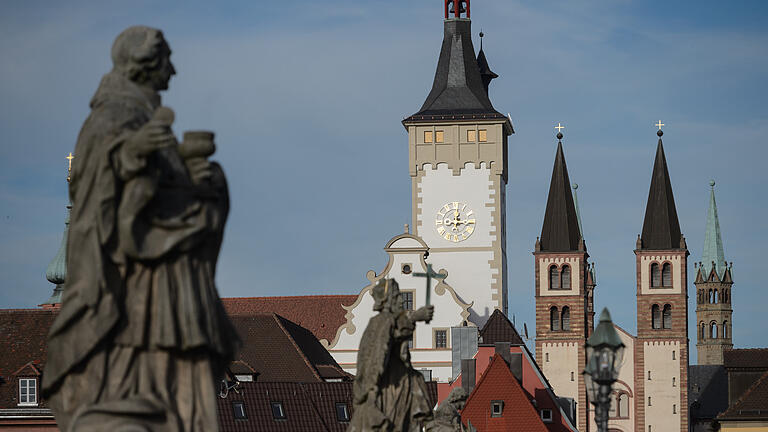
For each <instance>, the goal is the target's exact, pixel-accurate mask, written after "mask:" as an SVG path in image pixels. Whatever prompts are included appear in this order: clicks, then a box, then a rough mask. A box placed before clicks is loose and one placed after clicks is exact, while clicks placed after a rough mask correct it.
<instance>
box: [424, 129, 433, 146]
mask: <svg viewBox="0 0 768 432" xmlns="http://www.w3.org/2000/svg"><path fill="white" fill-rule="evenodd" d="M424 142H425V143H431V142H432V131H424Z"/></svg>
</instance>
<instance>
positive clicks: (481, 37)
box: [480, 29, 485, 51]
mask: <svg viewBox="0 0 768 432" xmlns="http://www.w3.org/2000/svg"><path fill="white" fill-rule="evenodd" d="M483 36H485V33H483V29H480V51H482V50H483Z"/></svg>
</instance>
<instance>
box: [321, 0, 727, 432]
mask: <svg viewBox="0 0 768 432" xmlns="http://www.w3.org/2000/svg"><path fill="white" fill-rule="evenodd" d="M444 14H445V21H444V38H443V43H442V47H441V51H440V56H439V59H438V64H437V70H436V73H435V77H434V82H433V86H432V90H431V91H430V93H429V95H428V96H427V98H426V101H425V102H424V104H423V105H422V107H421V109H420V110H419V111H418V112H417V113H415V114H413V115H411V116H409V117H407V118H405V119H404V120H403V125H404V127H405V128H406V130H407V131H408V167H409V174H410V177H411V187H412V214H411V224H410V227H412V232H411V230H410V229H409V228H406V231H405V233H403V234H400V235H398V236H395V237H394V238H393V239H391V240H390V241H389V242H388V243H387V245H386V247H385V251H386V252H387V254H388V255H389V261H388V263H387V265H386V266H385V267H384V269H383V270H382V271H380V272H375V271H373V270H371V271H369V272H368V274H367V275H366V277H367V278H368V280H369V284H368V285H367V286H366V287H364V288H363V289H362V290H361V291H360V294H359V295H358V297H357V300H356V301H355V303H354V304H352V305H349V306H344V308H345V309H346V310H347V311H348V313H347V315H346V319H347V321H346V323H344V324H343V325H342V326H341V327H340V328H339V329H338V331H337V333H336V337H335V338H334V339H333V340H332V341H325V340H324V341H323V343H324V344H325V345H326V346H327V347H328V349H329V351H330V352H331V353H332V354H333V356H334V358H336V360H337V361H338V362H339V364H341V365H342V366H343V367H344V368H345V369H347V370H349V371H350V372H353V373H354V368H355V363H354V361H355V355H356V350H357V346H358V344H359V337H360V334H361V333H362V329H363V328H364V327H365V324H366V323H367V320H368V319H369V317H370V316H371V315H372V313H373V312H372V310H371V308H372V300H371V298H370V297H371V296H370V295H367V294H368V291H370V290H371V289H372V287H373V286H374V285H375V284H376V282H377V281H378V280H380V279H382V278H385V277H395V278H396V279H397V281H398V283H399V285H400V291H401V292H402V293H403V294H402V296H403V299H404V304H405V305H406V308H412V309H416V308H418V307H420V306H423V305H424V304H426V301H428V300H427V299H428V298H429V297H427V296H426V295H425V294H426V292H427V291H426V290H425V288H424V279H423V278H417V277H414V276H415V275H416V274H417V273H418V272H422V273H423V272H425V271H426V270H427V256H428V263H429V264H430V265H431V266H432V268H434V269H435V270H436V271H438V272H439V273H441V274H442V276H443V277H442V278H441V279H432V282H431V283H432V285H430V286H429V287H428V288H427V290H428V292H430V293H431V295H432V300H431V302H432V304H434V305H435V311H436V313H435V318H434V319H433V321H432V322H431V323H429V324H427V325H424V326H419V327H417V329H416V333H415V334H414V338H413V341H412V342H411V346H412V349H411V356H412V359H411V361H412V363H413V364H414V366H415V367H416V368H418V369H422V370H424V371H426V372H428V374H429V375H428V376H430V377H431V378H433V379H436V380H438V381H451V380H453V379H455V378H456V373H457V370H456V368H455V365H453V366H454V367H452V361H451V358H452V357H451V356H452V353H451V351H452V348H456V347H452V345H453V344H457V343H459V342H461V343H462V344H464V342H465V341H464V340H463V339H461V337H459V336H457V335H458V334H465V332H464V330H461V329H462V328H464V329H466V328H472V327H475V328H477V327H482V326H483V325H484V324H485V322H486V321H487V320H488V319H489V317H490V315H491V314H492V313H493V312H494V310H496V309H499V310H501V311H502V312H503V313H504V314H505V315H506V314H507V312H508V310H507V307H508V306H507V305H508V280H507V271H506V268H507V256H506V202H505V196H506V184H507V173H508V164H507V160H508V155H507V151H508V147H507V141H508V138H509V137H510V136H511V135H512V134H513V133H514V129H513V126H512V122H511V120H510V118H509V116H508V115H503V114H501V113H499V112H498V111H496V109H495V108H494V107H493V105H492V104H491V101H490V98H489V94H488V88H489V84H490V82H491V80H493V79H494V78H496V77H497V75H496V74H495V73H494V72H493V71H491V69H490V67H489V65H488V62H487V59H486V56H485V53H484V52H483V49H482V45H481V48H480V51H479V52H478V53H477V56H475V51H474V47H473V45H472V33H471V29H470V24H471V23H470V19H469V15H470V5H469V1H468V0H444ZM480 36H481V37H482V33H481V34H480ZM661 126H663V125H661V123H659V132H658V136H659V140H658V146H657V149H656V158H655V162H654V165H653V174H652V176H651V185H650V191H649V194H648V201H647V203H646V207H645V218H644V222H643V226H642V231H641V234H640V235H639V236H638V237H637V240H636V245H635V250H634V253H635V263H636V304H637V333H638V334H637V336H633V335H630V334H629V333H627V332H626V331H624V330H622V329H620V328H618V327H617V329H618V330H619V334H620V337H621V338H622V341H623V342H624V344H625V345H626V346H627V350H626V354H625V359H624V364H623V366H622V371H621V374H620V377H619V381H618V382H617V384H616V386H615V388H614V394H613V395H612V397H613V401H614V405H613V406H614V408H613V409H612V411H611V419H610V420H609V426H610V427H612V428H613V429H616V430H624V431H629V430H636V431H647V432H654V431H668V430H687V429H688V427H687V423H688V412H687V410H688V405H689V404H688V401H687V384H688V383H687V376H688V363H689V356H688V349H689V348H688V345H689V344H688V308H687V301H688V291H687V286H688V271H687V269H688V256H689V252H688V248H687V245H686V241H685V238H684V237H683V235H682V233H681V229H680V224H679V221H678V217H677V210H676V207H675V200H674V197H673V193H672V185H671V181H670V176H669V170H668V167H667V161H666V158H665V155H664V147H663V144H662V139H661V136H662V135H663V134H662V131H661ZM557 138H558V143H557V150H556V154H555V163H554V168H553V171H552V178H551V182H550V189H549V196H548V199H547V205H546V210H545V214H544V221H543V226H542V231H541V236H540V237H539V238H538V239H537V240H536V243H535V248H534V252H533V255H534V262H535V264H534V265H535V281H534V286H535V302H536V347H535V350H536V360H537V363H538V364H539V366H540V368H541V370H542V372H543V373H544V375H545V376H546V378H547V379H548V380H549V382H550V383H551V385H552V386H553V389H554V390H555V392H556V393H557V395H558V396H561V397H570V398H573V399H574V401H576V402H577V409H578V414H577V427H578V428H579V430H582V431H586V430H596V426H595V423H594V420H593V417H594V415H593V413H590V408H591V405H590V403H589V401H588V400H587V391H586V388H585V385H584V381H583V379H582V377H581V371H582V370H583V369H584V367H585V365H586V360H587V359H586V352H585V342H586V339H587V338H588V337H589V336H590V335H591V333H592V331H593V329H594V324H595V323H594V314H595V311H594V307H593V304H594V294H595V288H596V285H597V281H596V277H595V269H594V265H593V264H590V263H589V261H588V259H589V254H588V252H587V245H586V242H585V239H584V233H583V231H582V229H581V220H580V215H579V213H578V207H577V203H576V202H575V200H574V192H572V186H571V183H570V179H569V176H568V169H567V165H566V161H565V153H564V150H563V144H562V138H563V135H562V133H558V134H557ZM705 245H706V246H705V254H704V257H703V259H702V262H703V263H702V264H697V265H696V269H697V275H696V280H695V284H696V289H697V299H698V301H697V304H698V307H697V311H696V314H697V322H698V323H699V328H697V334H698V335H699V336H700V338H699V342H698V344H697V348H698V349H699V359H700V363H706V362H710V363H714V364H716V363H717V362H718V361H719V362H722V351H723V349H725V348H728V347H732V344H731V339H730V337H731V331H730V330H731V328H730V326H731V319H730V318H731V308H730V301H731V285H732V278H731V272H730V266H728V265H726V263H725V260H724V256H723V248H722V240H721V238H720V231H719V223H718V221H717V210H716V207H715V202H714V192H712V197H711V204H710V220H709V221H708V222H707V240H706V242H705ZM475 334H476V333H475ZM462 337H463V336H462ZM475 342H476V341H475ZM470 345H471V344H470ZM462 346H463V345H462ZM475 347H476V345H475ZM456 349H458V348H456ZM456 349H454V350H453V351H456ZM462 349H463V348H462ZM454 354H456V353H454ZM465 354H469V355H472V353H464V352H463V351H462V352H461V353H458V354H457V355H459V356H464V355H465ZM462 358H463V357H462Z"/></svg>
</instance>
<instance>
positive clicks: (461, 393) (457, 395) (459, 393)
mask: <svg viewBox="0 0 768 432" xmlns="http://www.w3.org/2000/svg"><path fill="white" fill-rule="evenodd" d="M467 397H469V395H467V391H466V390H464V388H462V387H456V388H455V389H453V390H451V393H450V394H449V395H448V403H449V404H451V405H453V406H455V407H456V409H459V410H460V409H462V408H464V403H465V402H466V401H467Z"/></svg>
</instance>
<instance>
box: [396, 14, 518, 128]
mask: <svg viewBox="0 0 768 432" xmlns="http://www.w3.org/2000/svg"><path fill="white" fill-rule="evenodd" d="M481 55H482V56H481V57H478V58H475V49H474V47H473V45H472V33H471V21H470V20H469V19H468V18H449V19H446V20H445V22H444V35H443V45H442V48H441V50H440V58H439V59H438V61H437V71H436V72H435V80H434V82H433V84H432V91H430V93H429V96H427V100H426V101H424V105H422V107H421V109H420V110H419V112H417V113H416V114H414V115H412V116H410V117H408V118H407V119H405V120H404V121H405V122H411V121H434V120H443V119H444V120H455V119H457V118H459V119H460V118H468V119H469V118H505V116H504V115H503V114H501V113H499V112H497V111H496V110H495V109H494V108H493V105H492V104H491V101H490V99H488V93H487V91H486V88H487V86H486V85H484V84H483V76H481V71H480V67H479V66H478V64H479V63H480V60H482V61H483V63H484V64H485V67H486V74H492V75H493V77H494V78H495V77H496V76H497V75H496V74H494V73H493V72H491V71H490V69H488V62H487V61H485V55H484V54H482V52H481ZM486 78H487V79H488V82H490V79H492V78H491V75H486Z"/></svg>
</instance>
